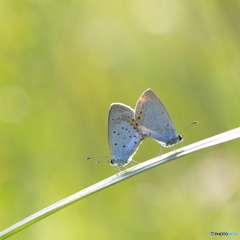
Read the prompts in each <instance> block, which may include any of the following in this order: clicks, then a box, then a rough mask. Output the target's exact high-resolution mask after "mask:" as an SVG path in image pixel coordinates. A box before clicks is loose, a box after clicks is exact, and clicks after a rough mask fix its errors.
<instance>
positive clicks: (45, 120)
mask: <svg viewBox="0 0 240 240" xmlns="http://www.w3.org/2000/svg"><path fill="white" fill-rule="evenodd" d="M0 23H1V24H0V33H1V37H0V141H1V142H0V155H1V157H0V169H1V174H0V196H1V197H0V231H1V230H3V229H5V228H7V227H9V226H10V225H12V224H14V223H16V222H18V221H19V220H21V219H23V218H25V217H27V216H29V215H31V214H33V213H35V212H36V211H38V210H40V209H42V208H44V207H46V206H49V205H50V204H53V203H54V202H56V201H59V200H61V199H62V198H65V197H67V196H69V195H71V194H73V193H75V192H77V191H80V190H82V189H83V188H85V187H88V186H90V185H92V184H94V183H96V182H98V181H100V180H102V179H104V178H107V177H109V176H111V175H113V174H114V173H115V172H114V169H113V167H111V166H110V165H109V164H108V163H107V162H102V163H101V164H95V159H93V160H89V161H86V160H85V158H86V157H88V156H95V155H100V156H101V155H107V156H110V151H109V148H108V142H107V111H108V108H109V106H110V104H111V103H113V102H122V103H125V104H127V105H129V106H131V107H134V106H135V104H136V101H137V99H138V98H139V96H140V94H141V93H142V92H143V91H144V90H146V89H147V88H152V89H153V90H154V91H155V92H156V93H157V94H158V96H159V97H160V98H161V100H162V101H163V102H164V103H165V105H166V107H167V108H168V110H169V112H170V114H171V116H172V118H173V120H174V123H175V125H176V128H177V132H180V131H181V130H182V129H183V128H184V127H186V126H187V125H188V124H190V123H191V122H192V121H194V120H198V121H199V122H200V123H199V124H198V125H195V126H193V127H191V128H190V129H188V130H186V132H184V136H185V140H184V142H183V145H188V144H190V143H193V142H195V141H199V140H202V139H204V138H207V137H210V136H213V135H215V134H219V133H222V132H224V131H227V130H231V129H233V128H236V127H239V119H240V110H239V99H240V2H239V1H237V0H231V1H227V0H221V1H200V0H195V1H187V0H184V1H177V0H169V1H164V0H148V1H147V0H139V1H138V0H121V1H120V0H117V1H109V0H104V1H97V0H95V1H94V0H90V1H77V0H70V1H66V0H58V1H56V0H28V1H26V0H22V1H19V0H1V1H0ZM239 143H240V141H239V140H235V141H232V142H228V143H225V144H221V145H218V146H215V147H212V148H208V149H205V150H203V151H200V152H197V153H194V154H191V155H189V156H187V157H184V158H182V159H178V160H176V161H173V162H170V163H168V164H165V165H162V166H160V167H158V168H155V169H152V170H150V171H147V172H144V173H143V174H140V175H138V176H136V177H133V178H131V179H128V180H127V181H124V182H122V183H120V184H117V185H114V186H112V187H110V188H108V189H105V190H103V191H101V192H98V193H97V194H94V195H91V196H90V197H88V198H85V199H84V200H82V201H79V202H77V203H75V204H73V205H71V206H70V207H67V208H65V209H64V210H61V211H60V212H57V213H55V214H53V215H51V216H50V217H48V218H46V219H44V220H42V221H40V222H38V223H37V224H34V225H32V226H31V227H29V228H27V229H25V230H23V231H21V232H19V233H17V234H16V235H14V236H12V237H11V239H13V240H14V239H17V240H19V239H20V240H22V239H24V240H26V239H34V240H35V239H36V240H38V239H39V240H40V239H44V240H50V239H51V240H52V239H58V240H61V239H68V240H75V239H105V240H109V239H116V240H118V239H119V240H120V239H126V240H130V239H134V240H135V239H137V240H142V239H178V238H179V237H180V236H181V238H182V239H206V238H207V237H209V236H210V231H217V232H226V231H227V232H231V231H234V232H238V233H240V229H239V226H240V219H239V213H240V204H239V201H240V193H239V191H240V188H239V182H240V162H239V154H240V148H239ZM179 147H181V145H180V144H179V145H178V148H179ZM159 150H160V145H159V144H157V143H156V142H154V141H153V140H150V139H147V140H146V141H144V143H143V144H142V145H141V146H140V148H139V151H138V152H137V154H136V155H135V157H134V160H136V161H138V162H143V161H145V160H148V159H150V158H153V157H155V156H157V155H158V154H159ZM169 150H173V149H164V152H167V151H169ZM221 239H224V237H221Z"/></svg>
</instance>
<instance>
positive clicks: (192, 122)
mask: <svg viewBox="0 0 240 240" xmlns="http://www.w3.org/2000/svg"><path fill="white" fill-rule="evenodd" d="M196 123H198V121H194V122H192V123H191V124H190V125H188V126H187V127H185V128H184V129H183V130H182V131H181V132H180V133H182V132H183V131H185V130H186V129H187V128H189V127H190V126H192V125H193V124H196Z"/></svg>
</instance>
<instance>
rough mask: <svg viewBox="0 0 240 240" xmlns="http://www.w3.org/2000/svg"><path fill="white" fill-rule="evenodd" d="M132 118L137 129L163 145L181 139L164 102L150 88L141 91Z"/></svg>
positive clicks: (174, 142) (173, 143)
mask: <svg viewBox="0 0 240 240" xmlns="http://www.w3.org/2000/svg"><path fill="white" fill-rule="evenodd" d="M134 118H135V120H136V122H137V123H138V128H139V131H140V132H142V134H143V135H144V136H145V137H150V138H153V139H154V140H156V141H157V142H159V143H160V144H161V145H162V146H163V147H171V146H174V145H176V144H177V143H178V142H181V141H183V136H181V135H177V134H176V130H175V126H174V124H173V121H172V119H171V117H170V115H169V113H168V111H167V109H166V108H165V106H164V104H163V103H162V101H161V100H160V99H159V97H158V96H157V95H156V94H155V93H154V92H153V90H151V89H147V90H146V91H145V92H143V93H142V95H141V96H140V98H139V100H138V101H137V104H136V107H135V117H134Z"/></svg>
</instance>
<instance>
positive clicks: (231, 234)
mask: <svg viewBox="0 0 240 240" xmlns="http://www.w3.org/2000/svg"><path fill="white" fill-rule="evenodd" d="M210 236H211V237H215V236H238V233H237V232H210Z"/></svg>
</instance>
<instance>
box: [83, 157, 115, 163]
mask: <svg viewBox="0 0 240 240" xmlns="http://www.w3.org/2000/svg"><path fill="white" fill-rule="evenodd" d="M92 158H103V159H102V160H99V161H97V162H96V163H100V162H101V161H104V160H107V159H111V158H110V157H106V156H93V157H88V158H86V160H89V159H92Z"/></svg>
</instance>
